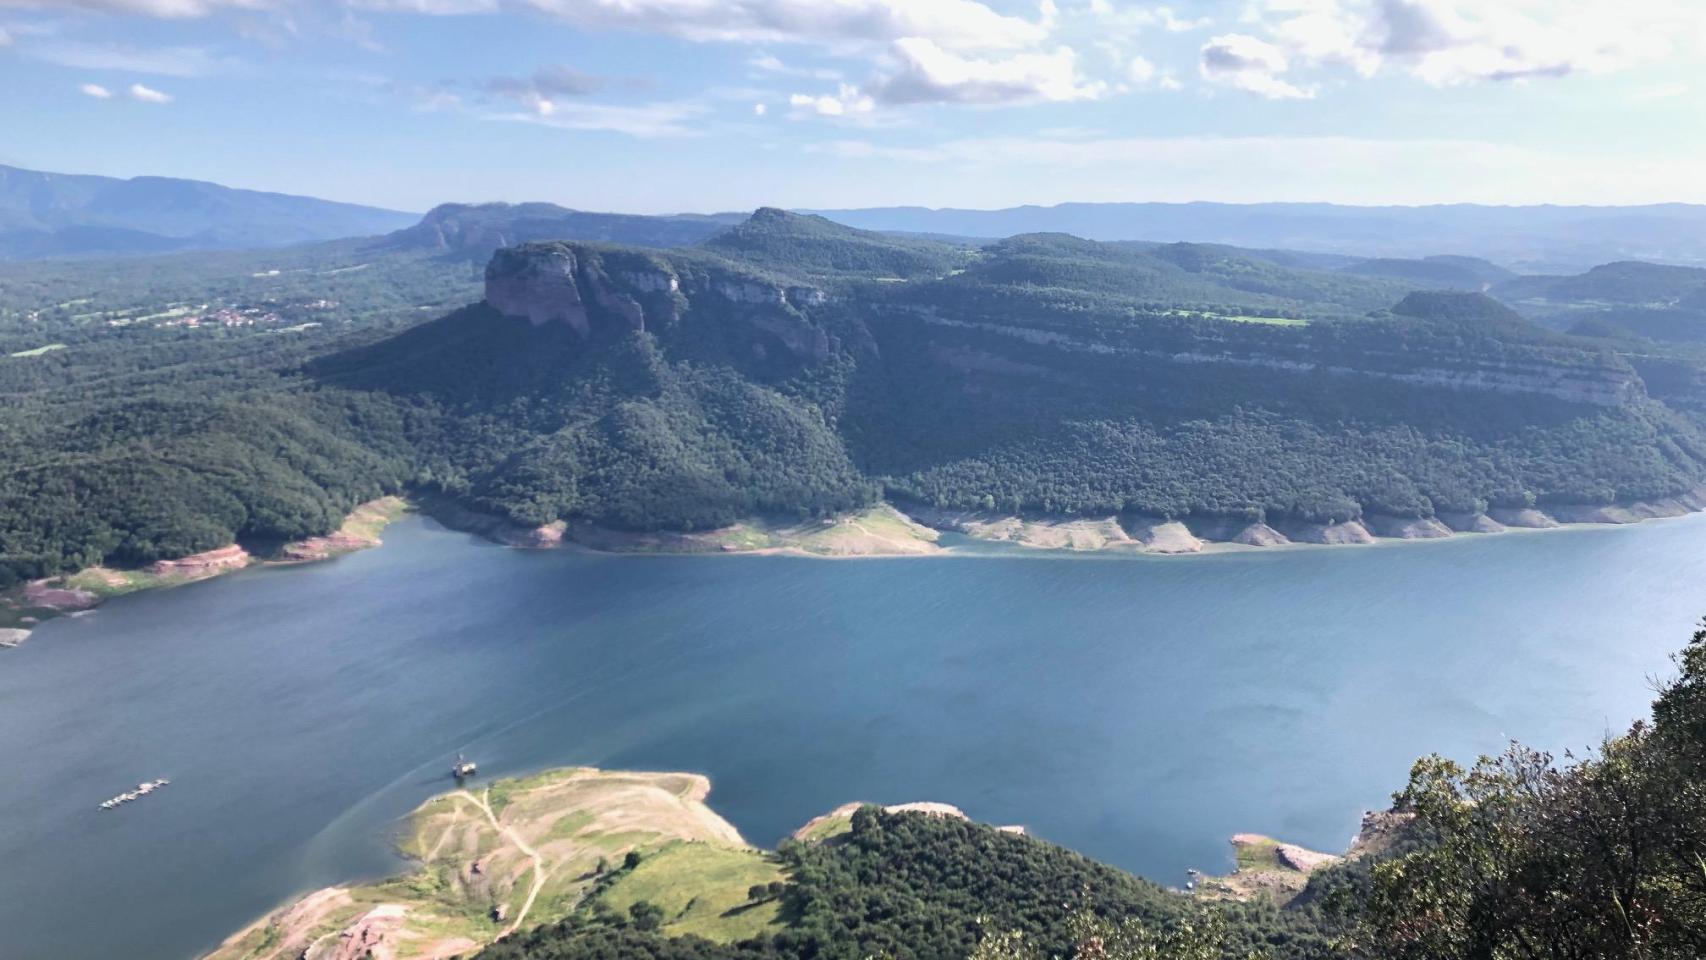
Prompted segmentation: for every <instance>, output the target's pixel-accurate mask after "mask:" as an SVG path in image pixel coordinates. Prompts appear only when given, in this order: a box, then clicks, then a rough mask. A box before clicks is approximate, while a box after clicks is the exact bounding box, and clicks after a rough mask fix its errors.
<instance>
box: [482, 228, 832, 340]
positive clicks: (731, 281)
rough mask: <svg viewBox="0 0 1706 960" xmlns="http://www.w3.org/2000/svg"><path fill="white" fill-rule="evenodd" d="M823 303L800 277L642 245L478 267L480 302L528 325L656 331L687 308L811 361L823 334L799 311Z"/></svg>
mask: <svg viewBox="0 0 1706 960" xmlns="http://www.w3.org/2000/svg"><path fill="white" fill-rule="evenodd" d="M829 302H830V297H829V294H828V293H827V292H825V291H824V290H822V289H820V288H818V287H816V286H813V285H811V284H809V283H805V282H801V281H789V280H786V279H780V278H776V277H772V276H766V275H764V274H763V273H761V272H758V271H753V270H742V269H739V268H738V267H736V266H734V265H732V264H723V263H719V262H716V261H715V260H714V259H711V258H687V259H686V260H685V262H683V260H682V259H681V258H673V259H672V258H665V257H664V256H662V255H659V254H654V253H650V252H645V251H638V250H627V249H621V248H601V247H592V246H587V245H582V244H574V243H563V242H557V243H533V244H524V245H521V246H518V247H510V248H506V249H503V250H499V251H497V253H496V254H494V255H493V257H492V260H491V263H490V264H489V265H488V266H487V268H486V303H487V304H489V305H490V306H491V307H492V308H493V309H494V310H497V311H498V312H499V313H502V314H504V315H505V316H507V317H519V318H525V319H526V320H527V321H528V322H529V323H531V324H533V325H535V326H538V325H541V324H546V323H561V324H566V325H567V326H568V327H569V328H570V329H572V330H574V331H575V332H576V333H577V334H580V335H581V336H582V337H587V336H590V335H591V334H593V333H594V332H595V330H610V329H617V330H636V331H640V330H646V331H652V332H654V333H660V334H666V333H668V332H669V331H671V330H673V329H674V328H676V327H677V326H678V325H679V324H681V323H682V322H683V319H684V317H687V316H688V315H689V314H691V315H693V317H694V318H695V321H696V322H699V323H701V324H702V325H706V326H715V327H717V328H718V332H719V333H722V334H728V333H744V334H746V336H747V339H748V342H747V344H746V348H747V350H748V351H749V352H751V353H753V354H754V355H756V356H758V357H760V358H762V357H764V356H766V355H768V353H769V351H770V350H772V349H773V348H776V347H780V348H781V349H782V350H784V351H785V352H786V353H788V354H790V355H792V356H793V357H794V358H796V359H798V360H802V361H810V362H815V361H821V360H823V359H824V358H826V357H827V356H828V355H829V353H830V351H831V349H832V339H831V336H830V333H829V332H828V331H827V330H826V329H825V328H824V327H823V326H821V325H820V324H816V323H813V322H812V320H811V319H810V318H809V317H808V316H807V315H806V314H805V313H804V312H803V311H807V310H812V309H814V308H820V307H823V306H825V305H827V304H828V303H829Z"/></svg>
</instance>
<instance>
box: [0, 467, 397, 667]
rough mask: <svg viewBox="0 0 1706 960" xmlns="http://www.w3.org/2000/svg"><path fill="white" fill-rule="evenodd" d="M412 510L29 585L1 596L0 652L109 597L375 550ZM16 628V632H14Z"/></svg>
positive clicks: (389, 509) (370, 511)
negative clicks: (279, 540) (267, 543)
mask: <svg viewBox="0 0 1706 960" xmlns="http://www.w3.org/2000/svg"><path fill="white" fill-rule="evenodd" d="M411 509H412V507H411V505H410V504H409V502H408V501H406V500H405V499H403V498H402V497H396V496H386V497H380V498H378V499H376V500H369V501H367V502H366V503H362V504H358V505H357V506H356V507H355V509H353V510H351V511H350V512H349V513H348V514H347V515H345V517H344V522H343V524H342V525H341V526H340V527H339V528H338V529H337V530H334V531H332V532H331V533H329V534H325V535H324V536H317V537H308V538H305V539H302V540H293V541H290V542H287V543H284V544H280V545H278V546H277V547H276V548H273V549H270V550H267V551H265V552H264V553H263V554H262V555H260V556H257V555H256V553H253V552H251V551H250V550H249V549H248V548H246V547H243V546H241V545H239V544H235V543H232V544H227V545H225V546H223V547H216V548H214V549H212V550H204V551H202V552H201V553H195V554H190V555H189V556H187V557H177V558H174V559H169V560H157V561H155V562H154V563H151V564H149V565H148V566H146V567H141V568H116V567H103V566H95V567H85V568H84V569H82V570H78V571H77V572H75V573H67V574H60V575H58V576H52V577H43V578H41V579H39V580H31V581H29V582H27V583H24V584H21V585H19V586H17V587H13V588H11V589H8V590H6V591H4V592H3V593H0V624H4V625H5V626H0V650H4V649H7V648H11V647H16V646H18V645H19V644H21V643H23V642H24V641H25V640H28V639H29V637H30V634H31V633H32V632H34V630H35V628H36V627H38V626H40V625H41V624H43V623H45V622H47V621H48V620H53V619H57V618H59V617H76V616H81V615H83V614H86V613H88V612H90V611H92V610H94V609H95V608H96V607H99V606H100V605H101V604H103V603H105V602H106V601H108V600H111V599H112V598H114V597H121V596H124V595H125V594H130V593H139V592H141V591H143V590H157V589H162V588H169V587H179V586H183V585H184V584H188V583H196V582H199V581H202V580H211V579H213V578H215V577H219V576H224V575H225V574H228V573H235V572H236V571H238V570H244V569H247V568H249V567H252V566H261V567H275V566H276V567H292V566H298V565H301V564H304V563H319V562H321V561H325V560H331V559H334V558H336V557H341V556H343V555H345V554H348V553H354V552H356V551H358V550H366V549H368V548H370V547H377V546H379V545H380V544H381V543H382V542H383V541H381V540H380V539H379V534H380V533H382V532H383V531H384V529H385V528H386V527H387V526H389V525H391V524H392V523H393V522H395V521H396V520H398V519H400V518H401V517H402V516H403V515H404V514H406V513H408V512H409V511H410V510H411ZM14 624H15V626H14Z"/></svg>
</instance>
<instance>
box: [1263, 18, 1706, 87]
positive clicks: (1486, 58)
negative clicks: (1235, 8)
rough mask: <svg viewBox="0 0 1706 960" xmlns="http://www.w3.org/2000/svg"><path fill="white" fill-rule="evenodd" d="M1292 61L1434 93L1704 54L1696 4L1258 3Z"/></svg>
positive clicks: (1269, 32)
mask: <svg viewBox="0 0 1706 960" xmlns="http://www.w3.org/2000/svg"><path fill="white" fill-rule="evenodd" d="M1247 19H1248V20H1249V21H1250V22H1251V23H1252V24H1255V25H1256V30H1257V32H1261V33H1263V34H1265V35H1266V38H1267V39H1268V40H1270V41H1271V42H1273V43H1275V44H1276V45H1278V46H1280V47H1282V48H1284V50H1285V51H1286V52H1287V54H1288V55H1289V56H1291V57H1292V58H1294V59H1295V60H1297V61H1299V62H1303V63H1308V64H1315V65H1330V66H1348V67H1350V68H1352V69H1354V70H1355V71H1356V72H1358V73H1360V74H1362V75H1364V76H1370V75H1373V74H1374V73H1376V72H1377V71H1379V70H1381V69H1383V68H1386V67H1391V68H1393V69H1396V70H1399V71H1401V72H1404V73H1407V74H1409V75H1410V76H1413V77H1415V78H1417V79H1419V80H1421V81H1423V82H1424V83H1428V84H1430V85H1433V86H1441V87H1444V86H1455V85H1458V84H1464V83H1470V82H1475V81H1486V80H1492V81H1501V80H1509V81H1525V80H1531V79H1539V78H1547V77H1564V76H1569V75H1572V74H1577V73H1593V74H1598V73H1609V72H1613V71H1617V70H1622V69H1627V68H1629V67H1632V66H1635V65H1637V64H1641V63H1650V62H1655V61H1659V60H1663V59H1666V58H1668V57H1670V56H1672V55H1674V54H1676V53H1677V52H1679V51H1684V50H1686V51H1690V52H1697V51H1698V50H1700V49H1702V48H1703V47H1706V16H1703V15H1702V12H1701V7H1700V4H1699V0H1642V2H1639V3H1630V2H1627V0H1498V2H1491V0H1252V3H1251V7H1250V10H1249V14H1248V18H1247Z"/></svg>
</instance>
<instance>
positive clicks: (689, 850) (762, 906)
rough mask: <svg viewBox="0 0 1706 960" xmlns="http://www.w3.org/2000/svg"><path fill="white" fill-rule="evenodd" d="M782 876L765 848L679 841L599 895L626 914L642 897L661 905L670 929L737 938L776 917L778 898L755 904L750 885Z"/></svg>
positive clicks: (758, 929)
mask: <svg viewBox="0 0 1706 960" xmlns="http://www.w3.org/2000/svg"><path fill="white" fill-rule="evenodd" d="M781 879H783V875H782V870H781V868H779V867H778V866H777V865H776V863H775V860H774V859H773V858H772V857H771V855H769V854H767V853H764V852H763V851H760V850H753V849H745V850H741V849H737V848H734V847H726V846H720V845H718V844H712V843H703V842H685V841H676V842H673V843H670V844H666V845H665V846H663V847H662V848H660V849H658V850H656V851H654V852H652V853H651V854H649V855H648V856H647V857H646V858H645V859H644V860H642V861H640V865H639V866H638V867H635V868H634V870H633V872H631V873H628V874H626V875H624V876H623V877H622V878H621V879H620V880H617V881H616V883H615V884H613V885H612V886H611V887H610V889H608V890H606V891H605V892H604V893H603V894H601V895H600V896H599V899H600V900H601V901H603V902H604V903H606V904H608V905H609V906H611V907H612V908H614V909H616V910H617V911H618V912H620V913H623V914H626V913H627V912H628V908H629V907H630V906H632V905H634V904H635V903H638V902H640V901H642V900H644V901H647V902H649V903H651V904H654V905H655V906H657V907H658V908H660V909H662V910H663V916H664V925H663V932H664V933H666V934H671V935H675V936H681V935H684V934H693V935H695V936H700V937H704V938H705V939H707V940H715V941H717V942H719V943H733V942H735V941H738V940H745V939H747V938H749V937H755V936H757V935H758V934H760V933H762V932H764V930H765V928H766V927H768V926H770V925H771V924H773V923H775V922H776V912H777V909H778V905H777V903H776V902H775V901H774V900H762V901H759V902H756V903H754V902H752V901H751V900H749V899H748V898H747V890H748V889H749V888H751V887H753V886H755V885H757V884H768V883H771V882H772V881H776V880H781Z"/></svg>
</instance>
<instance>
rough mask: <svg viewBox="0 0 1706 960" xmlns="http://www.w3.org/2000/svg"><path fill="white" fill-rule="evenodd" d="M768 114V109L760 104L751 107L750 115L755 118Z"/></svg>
mask: <svg viewBox="0 0 1706 960" xmlns="http://www.w3.org/2000/svg"><path fill="white" fill-rule="evenodd" d="M769 112H770V108H769V107H767V106H765V105H764V104H762V103H755V104H753V105H752V115H753V116H755V117H762V116H764V115H765V114H766V113H769Z"/></svg>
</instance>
